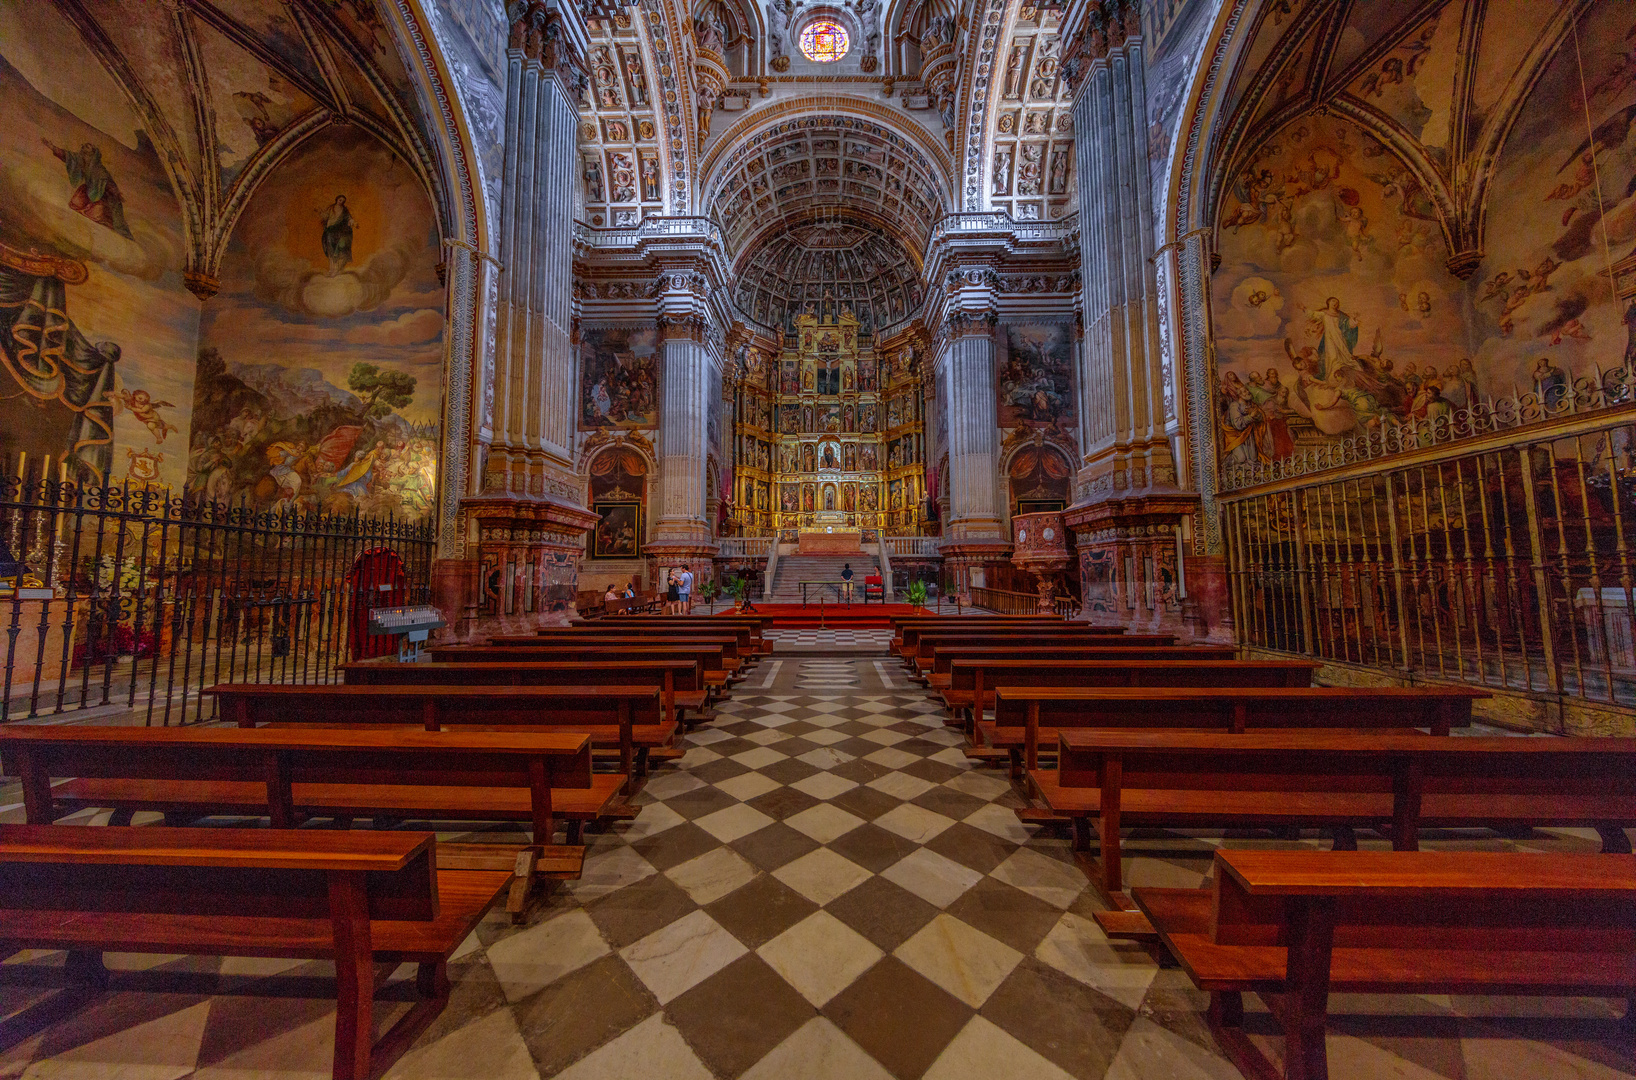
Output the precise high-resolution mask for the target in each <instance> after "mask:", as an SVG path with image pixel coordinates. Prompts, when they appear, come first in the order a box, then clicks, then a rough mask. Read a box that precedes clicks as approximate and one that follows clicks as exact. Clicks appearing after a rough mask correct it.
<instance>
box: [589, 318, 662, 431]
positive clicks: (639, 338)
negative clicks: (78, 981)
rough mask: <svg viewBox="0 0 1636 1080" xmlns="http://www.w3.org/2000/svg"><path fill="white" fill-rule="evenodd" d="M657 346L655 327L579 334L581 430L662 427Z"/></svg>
mask: <svg viewBox="0 0 1636 1080" xmlns="http://www.w3.org/2000/svg"><path fill="white" fill-rule="evenodd" d="M657 343H658V335H657V333H656V332H655V331H654V330H653V329H651V328H642V327H630V326H611V327H598V328H594V329H589V330H582V331H581V332H580V346H579V385H580V395H579V400H580V408H579V426H580V429H581V430H583V431H591V430H595V429H597V428H616V427H617V428H636V427H646V428H651V427H657V426H658V425H659V401H658V390H657V386H658V377H657V374H656V371H655V359H654V354H655V350H656V348H657Z"/></svg>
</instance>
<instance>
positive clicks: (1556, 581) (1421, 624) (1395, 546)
mask: <svg viewBox="0 0 1636 1080" xmlns="http://www.w3.org/2000/svg"><path fill="white" fill-rule="evenodd" d="M1485 444H1486V445H1485ZM1222 528H1223V532H1224V535H1225V538H1226V542H1227V549H1228V568H1229V575H1230V583H1231V593H1232V603H1233V612H1234V620H1235V623H1236V625H1237V633H1238V637H1239V640H1240V642H1242V643H1244V644H1247V645H1254V646H1260V647H1264V648H1269V649H1277V650H1285V651H1290V652H1299V653H1306V654H1310V655H1314V656H1318V657H1323V658H1325V659H1331V660H1335V661H1340V662H1344V663H1351V664H1358V665H1364V666H1369V667H1376V668H1381V669H1385V670H1388V671H1391V672H1393V673H1396V674H1399V675H1410V676H1420V677H1427V678H1432V679H1450V680H1460V681H1465V682H1472V683H1479V684H1482V685H1486V686H1492V687H1502V688H1507V689H1512V690H1518V691H1524V692H1534V693H1538V694H1543V695H1552V696H1556V697H1558V698H1565V699H1573V698H1578V699H1582V700H1584V701H1586V702H1589V703H1595V704H1606V705H1615V706H1636V635H1633V632H1632V620H1633V613H1636V603H1633V600H1636V409H1632V408H1628V407H1627V408H1624V409H1620V410H1619V411H1618V414H1617V415H1611V416H1610V415H1602V416H1590V415H1585V416H1578V417H1576V418H1571V422H1559V423H1551V424H1547V425H1546V426H1545V427H1544V428H1542V429H1540V430H1538V431H1535V432H1533V433H1511V432H1506V433H1502V434H1499V435H1495V436H1491V437H1490V438H1488V439H1487V440H1482V441H1481V442H1480V443H1479V444H1477V445H1471V446H1461V445H1455V446H1453V447H1442V448H1432V449H1429V450H1421V451H1419V452H1418V453H1416V454H1415V455H1413V456H1412V457H1411V458H1409V459H1407V460H1404V461H1403V462H1401V463H1399V464H1397V465H1396V466H1395V467H1393V466H1375V467H1370V466H1368V465H1363V466H1359V467H1354V468H1349V469H1343V470H1341V471H1340V472H1339V473H1336V474H1333V475H1331V476H1330V477H1328V478H1322V479H1314V480H1309V481H1308V482H1306V483H1290V484H1283V485H1273V486H1270V487H1268V488H1265V489H1262V490H1261V491H1258V492H1255V493H1246V494H1244V495H1240V496H1236V497H1233V496H1229V497H1226V498H1225V499H1224V500H1223V517H1222Z"/></svg>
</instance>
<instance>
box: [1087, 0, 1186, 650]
mask: <svg viewBox="0 0 1636 1080" xmlns="http://www.w3.org/2000/svg"><path fill="white" fill-rule="evenodd" d="M1068 30H1069V33H1068V34H1065V38H1066V39H1067V41H1068V47H1067V49H1066V50H1065V51H1066V54H1067V58H1066V61H1065V68H1066V70H1067V71H1068V73H1069V79H1070V82H1071V83H1072V85H1073V87H1074V95H1075V96H1074V135H1075V138H1074V145H1075V152H1076V154H1077V155H1078V164H1079V170H1080V171H1079V176H1080V183H1079V224H1080V275H1081V279H1082V281H1083V291H1082V295H1081V297H1080V300H1081V306H1082V312H1083V320H1084V341H1083V343H1082V349H1081V357H1082V360H1081V369H1080V374H1081V378H1080V393H1081V399H1080V408H1081V415H1082V416H1083V418H1084V421H1083V432H1084V438H1085V446H1084V454H1085V457H1084V461H1083V462H1082V463H1081V467H1080V471H1079V475H1078V477H1077V478H1076V484H1075V505H1074V506H1072V507H1071V508H1070V509H1069V511H1068V512H1067V514H1066V515H1065V519H1066V521H1067V523H1068V525H1069V527H1071V528H1072V529H1074V531H1075V534H1076V536H1077V538H1078V546H1079V553H1080V566H1081V574H1080V585H1081V589H1082V594H1083V597H1084V602H1085V607H1084V611H1085V617H1086V618H1087V619H1090V620H1091V621H1095V622H1109V623H1120V624H1126V625H1139V626H1141V627H1144V628H1151V629H1154V630H1164V631H1169V632H1176V633H1180V634H1182V635H1184V636H1196V635H1197V634H1198V630H1199V628H1198V626H1197V623H1196V620H1190V619H1189V618H1188V615H1187V612H1186V611H1185V610H1184V608H1186V606H1187V605H1186V600H1187V594H1186V590H1185V585H1184V583H1185V582H1186V581H1187V579H1188V577H1189V576H1191V575H1190V574H1189V573H1188V572H1186V568H1184V567H1182V566H1180V565H1178V549H1179V548H1180V544H1179V543H1178V539H1177V537H1178V535H1179V533H1178V530H1181V531H1185V527H1184V524H1183V522H1184V519H1186V518H1188V517H1190V516H1191V515H1192V514H1194V513H1195V512H1196V511H1197V508H1198V495H1197V494H1196V493H1193V492H1188V491H1183V490H1181V489H1180V488H1179V487H1178V475H1177V469H1176V453H1175V450H1174V447H1173V440H1178V439H1179V438H1180V437H1181V436H1180V431H1179V429H1178V427H1177V420H1176V412H1177V410H1176V393H1175V386H1174V380H1173V378H1172V375H1171V372H1172V370H1173V369H1172V366H1171V361H1170V358H1169V357H1167V356H1166V355H1165V354H1164V345H1163V339H1162V337H1161V334H1160V328H1159V285H1158V278H1157V271H1156V270H1155V267H1154V260H1153V255H1154V239H1153V228H1154V226H1153V180H1152V171H1151V169H1150V166H1149V162H1148V155H1147V130H1148V121H1147V84H1146V78H1145V74H1146V72H1145V67H1146V57H1145V55H1144V51H1143V48H1142V39H1141V36H1140V35H1141V8H1140V0H1086V3H1085V5H1084V7H1083V8H1082V9H1080V10H1079V11H1077V12H1076V13H1075V15H1074V18H1073V19H1072V20H1071V24H1070V26H1069V27H1068Z"/></svg>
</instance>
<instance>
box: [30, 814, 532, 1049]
mask: <svg viewBox="0 0 1636 1080" xmlns="http://www.w3.org/2000/svg"><path fill="white" fill-rule="evenodd" d="M437 852H438V848H437V841H436V839H435V838H434V837H433V836H432V835H431V834H430V833H349V832H313V831H301V832H295V831H291V830H282V829H272V830H269V829H106V828H87V827H76V826H37V825H5V826H0V927H3V928H4V943H3V947H4V950H5V951H6V952H7V953H10V952H15V951H16V950H18V949H67V950H70V952H69V956H70V964H69V968H68V972H69V974H70V977H73V978H77V979H81V980H86V981H92V982H101V981H103V980H105V979H106V971H105V969H103V967H102V960H101V955H100V954H101V953H102V952H103V951H105V950H113V951H120V952H144V953H184V954H202V955H207V956H272V957H288V958H292V959H312V960H333V961H334V962H335V974H336V979H335V981H336V999H337V1007H336V1014H335V1058H334V1067H333V1070H332V1073H331V1075H332V1076H333V1077H334V1078H335V1080H369V1078H370V1077H371V1076H372V1075H375V1074H378V1073H379V1072H381V1071H383V1070H384V1068H385V1066H386V1065H388V1064H390V1063H391V1061H392V1060H393V1059H394V1058H396V1057H397V1056H398V1055H400V1054H401V1053H402V1052H403V1051H404V1050H405V1049H407V1048H408V1047H409V1045H410V1044H411V1043H412V1042H413V1041H414V1039H415V1037H416V1036H417V1035H419V1034H420V1033H421V1032H422V1031H424V1030H425V1029H426V1027H427V1026H428V1025H429V1024H430V1023H431V1022H432V1020H434V1019H435V1018H436V1017H437V1015H438V1014H439V1013H440V1012H442V1010H443V1008H444V1006H445V1005H446V1004H447V1003H448V1000H449V980H448V967H447V965H448V958H449V955H450V954H451V953H452V952H454V950H455V949H456V948H457V947H459V945H460V943H461V942H462V941H464V940H465V939H466V937H467V935H468V934H470V933H471V932H472V930H473V929H474V928H475V927H476V926H477V924H478V922H480V921H481V920H482V918H483V914H484V912H486V911H487V910H488V909H489V907H490V905H492V904H493V903H494V900H495V898H496V897H498V896H499V895H500V893H501V892H502V891H504V889H505V888H506V885H507V883H508V881H509V875H508V874H506V873H504V872H488V871H471V870H448V869H446V868H445V867H443V866H441V865H440V864H439V862H438V858H437ZM378 962H386V963H391V964H399V963H404V962H410V963H414V964H417V965H418V971H417V976H416V986H417V989H418V991H419V993H420V997H421V1000H420V1001H419V1002H417V1003H416V1005H415V1007H414V1008H412V1009H411V1010H410V1011H409V1013H408V1014H406V1015H405V1016H404V1017H402V1018H401V1019H400V1020H399V1021H398V1022H397V1023H396V1024H395V1025H394V1026H393V1027H392V1028H391V1030H389V1031H388V1032H387V1033H386V1034H385V1035H384V1036H383V1037H382V1039H381V1040H380V1041H379V1042H376V1041H375V1039H374V1023H373V1018H372V1011H373V1005H374V997H375V964H376V963H378Z"/></svg>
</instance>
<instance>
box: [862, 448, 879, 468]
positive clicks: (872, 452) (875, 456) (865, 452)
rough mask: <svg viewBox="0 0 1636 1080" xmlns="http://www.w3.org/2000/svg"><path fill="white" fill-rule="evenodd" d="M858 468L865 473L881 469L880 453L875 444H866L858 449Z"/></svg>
mask: <svg viewBox="0 0 1636 1080" xmlns="http://www.w3.org/2000/svg"><path fill="white" fill-rule="evenodd" d="M858 468H860V469H862V470H863V471H864V472H874V471H875V470H876V469H878V468H880V453H879V451H878V450H877V449H876V447H875V444H874V443H864V444H863V445H862V446H860V447H858Z"/></svg>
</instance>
